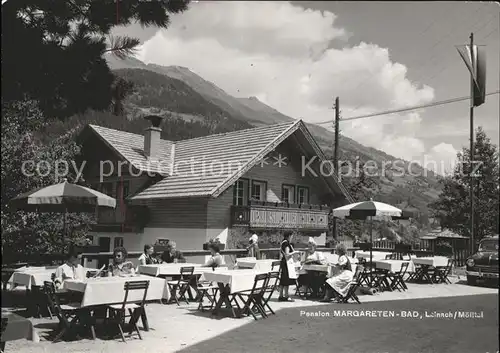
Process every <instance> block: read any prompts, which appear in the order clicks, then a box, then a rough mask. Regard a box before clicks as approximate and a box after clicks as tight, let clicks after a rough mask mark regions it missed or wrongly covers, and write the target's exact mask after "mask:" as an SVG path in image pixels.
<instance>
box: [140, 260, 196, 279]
mask: <svg viewBox="0 0 500 353" xmlns="http://www.w3.org/2000/svg"><path fill="white" fill-rule="evenodd" d="M181 267H194V268H195V272H196V270H197V268H198V267H201V265H200V264H191V263H176V264H174V263H172V264H155V265H141V266H139V273H141V274H144V275H150V276H155V277H158V276H179V275H180V274H181Z"/></svg>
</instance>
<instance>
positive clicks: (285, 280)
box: [278, 233, 295, 302]
mask: <svg viewBox="0 0 500 353" xmlns="http://www.w3.org/2000/svg"><path fill="white" fill-rule="evenodd" d="M291 238H292V233H285V235H284V238H283V241H282V242H281V251H280V253H281V263H280V272H281V275H280V296H279V298H278V300H279V301H282V302H283V301H293V300H292V299H290V298H289V297H288V286H290V285H292V284H295V279H291V278H290V277H289V276H288V267H287V265H286V264H287V260H288V259H290V258H291V257H292V255H290V254H291V253H292V252H293V247H292V244H290V242H291V240H292V239H291Z"/></svg>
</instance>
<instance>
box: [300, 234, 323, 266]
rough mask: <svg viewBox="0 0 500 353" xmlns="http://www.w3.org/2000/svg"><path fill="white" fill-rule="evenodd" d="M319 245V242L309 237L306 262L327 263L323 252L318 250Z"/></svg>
mask: <svg viewBox="0 0 500 353" xmlns="http://www.w3.org/2000/svg"><path fill="white" fill-rule="evenodd" d="M317 246H318V244H317V243H316V241H315V240H314V239H313V238H311V237H309V242H308V243H307V252H306V258H305V260H304V264H314V265H326V259H325V256H324V255H323V253H320V252H319V251H316V248H317Z"/></svg>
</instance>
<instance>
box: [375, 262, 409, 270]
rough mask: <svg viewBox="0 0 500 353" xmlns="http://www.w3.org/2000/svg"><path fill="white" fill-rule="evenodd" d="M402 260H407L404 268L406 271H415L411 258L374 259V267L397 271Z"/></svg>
mask: <svg viewBox="0 0 500 353" xmlns="http://www.w3.org/2000/svg"><path fill="white" fill-rule="evenodd" d="M403 262H408V269H407V270H406V272H407V273H408V272H415V265H414V264H413V261H412V260H379V261H375V267H376V268H379V269H381V270H387V271H391V272H399V271H400V270H401V264H402V263H403Z"/></svg>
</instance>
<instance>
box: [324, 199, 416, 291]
mask: <svg viewBox="0 0 500 353" xmlns="http://www.w3.org/2000/svg"><path fill="white" fill-rule="evenodd" d="M332 212H333V217H336V218H341V219H351V220H355V219H358V220H366V219H370V267H372V247H373V246H372V243H373V219H387V218H389V219H403V218H404V217H405V216H406V215H405V214H403V211H402V210H400V209H399V208H396V207H394V206H391V205H388V204H386V203H383V202H376V201H373V200H372V199H370V201H363V202H356V203H351V204H349V205H345V206H341V207H338V208H335V209H333V211H332ZM371 273H372V272H371V271H370V276H371ZM371 283H372V279H371V278H370V285H371Z"/></svg>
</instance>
